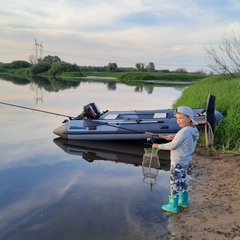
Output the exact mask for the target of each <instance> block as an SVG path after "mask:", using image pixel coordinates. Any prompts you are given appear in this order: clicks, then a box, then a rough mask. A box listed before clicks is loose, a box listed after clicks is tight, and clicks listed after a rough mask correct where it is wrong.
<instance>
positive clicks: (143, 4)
mask: <svg viewBox="0 0 240 240" xmlns="http://www.w3.org/2000/svg"><path fill="white" fill-rule="evenodd" d="M46 6H47V7H46ZM238 13H239V6H238V5H237V4H236V2H235V1H222V2H221V4H219V3H218V2H215V1H211V2H209V1H205V0H204V1H194V0H184V1H177V0H173V1H167V0H159V1H150V0H134V1H127V0H123V1H115V0H113V1H107V0H104V1H100V2H99V1H96V0H84V1H76V0H58V1H54V2H49V1H46V0H43V1H41V2H37V3H36V2H35V1H33V0H25V1H23V2H19V1H17V0H9V1H3V3H2V7H1V9H0V27H1V33H0V43H1V45H2V49H0V54H1V59H0V61H2V62H8V61H11V60H16V59H20V58H21V59H25V60H28V59H27V58H28V56H29V55H31V54H34V45H33V44H34V39H37V41H39V42H40V41H42V42H43V45H44V51H45V54H46V55H47V54H50V53H52V52H54V53H56V54H55V55H60V57H61V58H62V59H64V60H65V61H69V62H74V63H77V64H80V65H101V66H103V65H106V64H108V62H109V61H114V62H117V64H118V65H119V66H132V67H134V66H135V63H136V62H140V61H141V62H144V63H148V62H149V61H153V62H156V61H157V62H156V63H155V65H156V66H158V64H157V63H164V64H165V63H169V65H168V67H171V64H175V63H178V64H180V65H181V64H182V65H187V64H189V63H194V64H196V65H199V66H200V65H202V64H204V53H205V52H204V48H205V47H206V46H208V45H209V44H210V42H212V41H215V40H217V39H219V38H220V35H221V34H222V33H224V32H225V31H229V30H232V28H233V27H235V28H236V26H237V28H238V27H239V26H238V22H239V16H238V15H239V14H238ZM176 49H178V51H176ZM180 49H181V51H180ZM179 61H180V62H179ZM174 67H175V66H173V68H174Z"/></svg>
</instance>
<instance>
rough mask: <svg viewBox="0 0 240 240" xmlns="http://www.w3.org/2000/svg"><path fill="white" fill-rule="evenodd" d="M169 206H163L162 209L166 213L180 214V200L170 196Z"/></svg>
mask: <svg viewBox="0 0 240 240" xmlns="http://www.w3.org/2000/svg"><path fill="white" fill-rule="evenodd" d="M168 201H169V202H168V204H167V205H163V206H162V209H163V210H164V211H166V212H172V213H178V198H175V197H173V196H171V195H168Z"/></svg>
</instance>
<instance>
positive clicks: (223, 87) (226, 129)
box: [173, 76, 240, 153]
mask: <svg viewBox="0 0 240 240" xmlns="http://www.w3.org/2000/svg"><path fill="white" fill-rule="evenodd" d="M209 93H211V94H213V95H215V96H216V103H215V107H216V109H217V110H219V111H220V112H222V113H223V115H224V119H222V120H221V121H220V123H219V124H218V125H217V127H216V129H215V135H214V136H215V144H216V147H217V148H218V149H219V148H220V149H222V150H223V151H234V152H237V153H240V138H239V136H240V77H239V78H235V79H228V80H226V79H223V78H221V77H220V76H211V77H207V78H205V79H202V80H200V81H199V82H197V83H196V84H194V85H191V86H190V87H188V88H187V89H185V90H184V91H183V94H182V96H181V97H180V98H179V99H178V100H177V101H176V103H175V104H174V106H173V107H177V106H181V105H187V106H190V107H192V108H199V107H203V106H205V105H206V99H207V96H208V94H209ZM200 143H201V141H200Z"/></svg>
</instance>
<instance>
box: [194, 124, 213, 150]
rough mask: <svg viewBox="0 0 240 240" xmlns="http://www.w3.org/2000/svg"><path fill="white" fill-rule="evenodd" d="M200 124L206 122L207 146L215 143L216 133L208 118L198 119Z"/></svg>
mask: <svg viewBox="0 0 240 240" xmlns="http://www.w3.org/2000/svg"><path fill="white" fill-rule="evenodd" d="M197 122H198V124H204V129H205V142H206V147H210V146H213V145H214V133H213V130H212V126H211V124H210V123H209V122H208V121H207V120H197Z"/></svg>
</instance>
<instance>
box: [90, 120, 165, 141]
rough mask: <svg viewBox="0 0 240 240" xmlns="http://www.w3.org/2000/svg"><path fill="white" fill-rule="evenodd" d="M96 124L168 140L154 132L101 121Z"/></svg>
mask: <svg viewBox="0 0 240 240" xmlns="http://www.w3.org/2000/svg"><path fill="white" fill-rule="evenodd" d="M94 123H96V124H98V125H108V126H110V127H115V128H119V129H123V130H128V131H131V132H135V133H144V134H146V135H149V136H151V137H159V138H163V139H166V136H164V135H159V134H155V133H152V132H143V131H138V130H135V129H131V128H125V127H122V126H116V125H112V124H109V123H104V122H101V121H94Z"/></svg>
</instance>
